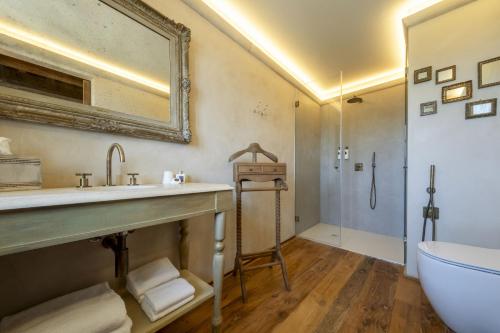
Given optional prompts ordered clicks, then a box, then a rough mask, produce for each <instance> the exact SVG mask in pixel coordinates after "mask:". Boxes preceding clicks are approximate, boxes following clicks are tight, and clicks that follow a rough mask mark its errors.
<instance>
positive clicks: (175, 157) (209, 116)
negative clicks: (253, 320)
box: [0, 0, 319, 317]
mask: <svg viewBox="0 0 500 333" xmlns="http://www.w3.org/2000/svg"><path fill="white" fill-rule="evenodd" d="M147 2H148V3H149V4H150V5H152V6H154V7H155V8H156V9H158V10H159V11H161V12H162V13H164V14H165V15H166V16H168V17H170V18H172V19H175V20H176V21H178V22H182V23H184V24H186V25H187V26H188V27H190V28H191V29H192V42H191V51H190V66H191V67H190V74H191V79H192V94H191V99H190V102H191V112H190V117H191V124H192V130H193V134H194V136H193V142H192V143H191V144H189V145H180V144H172V143H164V142H157V141H148V140H141V139H135V138H129V137H122V136H114V135H107V134H101V133H90V132H84V131H77V130H71V129H65V128H58V127H51V126H43V125H34V124H30V123H24V122H14V121H5V120H0V136H6V137H10V138H12V139H13V144H12V148H13V150H14V151H15V152H17V153H18V154H21V155H32V156H39V157H40V158H41V159H42V163H43V178H44V186H46V187H63V186H74V185H75V184H76V181H77V178H76V177H75V176H74V174H75V172H79V171H89V172H93V173H94V183H96V184H103V183H104V179H105V156H106V151H107V149H108V147H109V145H110V144H112V143H113V142H119V143H120V144H122V145H123V147H124V148H125V152H126V155H127V163H126V165H125V167H123V168H122V169H123V170H122V172H126V171H129V172H131V171H137V172H139V173H140V174H141V176H140V181H141V182H143V183H158V182H159V181H160V179H161V175H162V172H163V170H164V169H170V170H174V171H176V170H178V169H182V170H184V171H185V172H186V173H187V174H189V175H190V176H191V179H192V181H196V182H216V183H228V184H231V183H232V168H231V165H230V164H228V163H227V158H228V156H229V155H230V154H231V153H233V152H234V151H236V150H238V149H242V148H245V147H246V146H247V145H248V144H249V143H250V142H254V141H257V142H259V143H260V144H261V145H262V146H263V147H264V148H265V149H267V150H269V151H272V152H274V153H276V155H277V156H278V157H279V159H280V161H282V162H286V163H288V184H289V188H290V190H289V191H288V192H286V193H284V194H283V200H282V219H283V225H282V237H283V239H287V238H289V237H292V236H293V235H294V192H295V190H294V174H295V172H294V163H293V162H294V107H293V102H294V100H296V99H297V98H298V99H300V100H302V101H306V100H307V99H308V98H307V97H305V96H303V95H301V94H298V93H297V91H296V89H295V88H294V87H293V86H291V85H290V84H289V83H288V82H286V81H285V80H283V79H282V78H281V77H279V76H278V75H277V74H276V73H274V72H273V71H271V70H270V69H269V68H268V67H266V66H265V65H264V64H262V63H261V62H259V61H258V60H257V59H256V58H254V57H253V56H251V55H250V54H249V53H247V52H246V51H245V50H244V49H242V48H241V47H240V46H238V45H237V44H236V43H234V42H233V41H232V40H230V39H229V38H228V37H227V36H225V35H224V34H222V33H221V32H220V31H218V30H217V29H216V28H214V27H213V26H211V25H210V24H208V22H207V21H205V20H204V19H202V18H201V17H200V16H199V15H198V14H196V13H195V12H194V11H192V10H191V9H190V8H189V7H187V6H186V5H184V4H183V3H182V2H180V1H177V0H176V1H173V0H172V1H160V0H148V1H147ZM259 102H261V103H264V104H268V105H269V111H268V113H267V115H266V116H264V117H261V116H259V115H257V114H256V113H254V112H253V109H254V108H255V106H256V105H257V104H258V103H259ZM303 105H305V106H306V108H307V109H308V110H311V112H317V111H318V109H319V106H318V105H317V104H315V103H311V102H310V101H307V103H304V104H303ZM115 159H116V157H115ZM119 171H120V167H119V166H118V162H117V160H115V170H114V172H115V173H118V172H119ZM272 199H273V194H272V193H266V194H257V193H255V194H246V195H245V196H244V205H243V216H244V237H243V240H244V249H245V250H257V249H262V248H267V247H270V246H272V244H273V239H274V233H273V230H274V224H273V219H274V209H273V207H274V206H273V200H272ZM227 222H228V223H227V227H226V232H227V239H226V257H225V258H226V266H225V270H226V271H229V270H230V269H232V261H233V255H234V248H235V244H234V243H235V241H234V240H235V237H234V212H233V213H231V214H229V216H228V221H227ZM212 224H213V223H212V216H206V217H201V218H196V219H193V220H191V221H190V229H191V230H190V236H189V237H190V240H191V259H190V266H191V270H192V271H194V272H195V273H196V274H199V275H200V276H202V277H203V278H205V279H206V280H211V253H212V247H213V242H212V232H213V226H212ZM129 250H130V259H131V262H130V265H131V268H134V267H136V266H137V265H140V264H142V263H145V262H147V261H149V260H151V259H154V258H156V257H159V256H162V255H168V256H170V257H171V259H172V260H174V261H177V254H178V252H177V226H176V224H170V225H165V226H160V227H154V228H148V229H144V230H138V231H136V232H135V233H134V234H132V235H131V236H130V237H129ZM0 272H1V279H2V282H1V283H0V299H1V300H2V301H1V302H0V317H1V316H2V315H5V314H7V313H12V312H14V311H17V310H20V309H22V308H24V307H26V306H29V305H32V304H35V303H37V302H40V301H43V300H46V299H48V298H51V297H54V296H57V295H60V294H62V293H65V292H69V291H72V290H76V289H78V288H83V287H86V286H89V285H91V284H93V283H97V282H99V281H103V280H111V279H112V278H113V257H112V254H111V252H109V250H105V249H102V248H101V247H100V246H99V245H98V244H95V243H90V242H88V241H81V242H76V243H71V244H66V245H61V246H55V247H51V248H47V249H43V250H38V251H31V252H26V253H20V254H15V255H10V256H5V257H0Z"/></svg>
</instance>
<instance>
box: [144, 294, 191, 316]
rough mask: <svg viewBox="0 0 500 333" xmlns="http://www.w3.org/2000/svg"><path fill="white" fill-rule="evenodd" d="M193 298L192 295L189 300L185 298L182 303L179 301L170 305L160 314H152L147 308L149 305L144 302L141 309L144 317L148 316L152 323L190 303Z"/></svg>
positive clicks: (152, 311) (150, 309)
mask: <svg viewBox="0 0 500 333" xmlns="http://www.w3.org/2000/svg"><path fill="white" fill-rule="evenodd" d="M193 298H194V295H192V296H191V297H189V298H186V299H185V300H183V301H180V302H179V303H177V304H174V305H172V306H171V307H169V308H167V309H165V310H164V311H162V312H154V310H153V309H152V308H151V307H150V306H149V303H146V302H142V304H141V307H142V310H144V313H145V314H146V316H148V318H149V320H150V321H152V322H153V321H157V320H158V319H160V318H163V317H165V316H166V315H168V314H169V313H170V312H172V311H175V310H177V309H178V308H180V307H181V306H183V305H184V304H186V303H189V302H191V301H192V300H193Z"/></svg>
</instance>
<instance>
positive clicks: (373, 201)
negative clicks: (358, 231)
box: [370, 152, 377, 209]
mask: <svg viewBox="0 0 500 333" xmlns="http://www.w3.org/2000/svg"><path fill="white" fill-rule="evenodd" d="M376 166H377V165H376V163H375V152H373V155H372V187H371V190H370V208H371V209H375V207H377V186H376V185H375V167H376Z"/></svg>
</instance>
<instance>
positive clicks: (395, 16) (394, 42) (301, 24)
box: [186, 0, 441, 101]
mask: <svg viewBox="0 0 500 333" xmlns="http://www.w3.org/2000/svg"><path fill="white" fill-rule="evenodd" d="M440 1H441V0H251V1H250V0H201V2H202V3H203V4H204V5H205V7H209V10H211V11H213V12H215V13H216V14H217V15H218V16H219V18H222V20H224V21H225V22H226V23H228V24H229V25H230V26H231V27H232V28H234V29H236V30H237V31H238V32H239V33H240V34H242V35H243V36H244V37H245V38H246V39H247V40H249V41H250V43H251V44H252V45H253V47H256V48H258V49H259V50H260V51H261V52H262V53H264V54H265V55H266V56H267V57H269V58H271V60H272V61H273V62H274V63H275V64H277V65H278V66H279V67H280V68H281V69H282V70H284V71H286V72H287V74H288V75H291V76H292V77H293V78H294V79H295V80H296V81H298V82H299V83H300V85H301V86H302V87H305V88H306V90H307V91H308V92H309V93H310V94H312V95H314V97H315V99H316V100H319V101H326V100H331V99H332V98H334V97H336V96H339V95H340V88H339V87H340V82H341V81H340V71H342V75H343V81H342V82H343V89H344V92H354V91H357V90H360V89H363V88H366V87H369V86H375V85H380V84H381V83H384V82H389V81H395V80H401V79H402V78H404V67H405V66H404V64H405V39H404V28H403V22H402V19H403V17H405V16H407V15H409V14H413V13H415V12H416V11H419V10H421V9H423V8H426V7H428V6H430V5H433V4H436V3H438V2H440ZM186 2H187V3H189V4H190V5H191V6H192V7H194V8H195V9H196V10H198V11H200V10H199V9H200V5H199V4H196V1H186ZM198 2H200V1H198ZM205 14H206V13H205ZM204 16H205V17H207V15H204Z"/></svg>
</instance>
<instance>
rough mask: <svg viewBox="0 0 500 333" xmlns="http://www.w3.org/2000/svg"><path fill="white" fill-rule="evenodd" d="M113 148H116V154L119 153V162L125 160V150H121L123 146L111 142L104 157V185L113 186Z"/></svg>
mask: <svg viewBox="0 0 500 333" xmlns="http://www.w3.org/2000/svg"><path fill="white" fill-rule="evenodd" d="M115 148H116V149H117V150H118V155H120V162H121V163H124V162H125V151H124V150H123V147H122V146H120V145H119V144H118V143H113V144H112V145H111V147H109V149H108V157H107V158H106V186H113V177H112V173H113V171H112V169H113V168H112V162H113V152H114V151H115Z"/></svg>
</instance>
